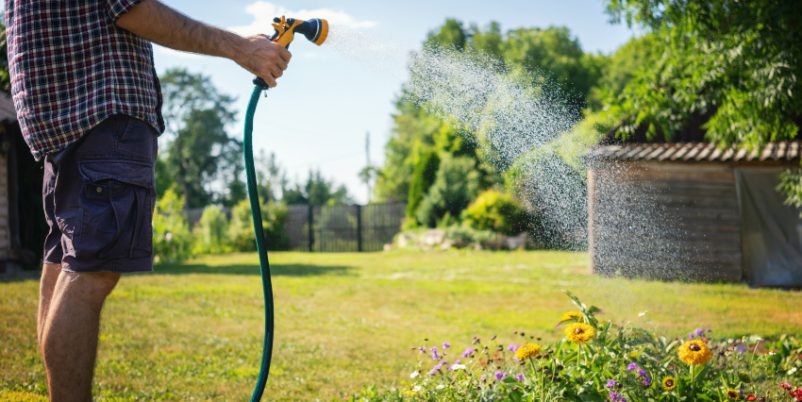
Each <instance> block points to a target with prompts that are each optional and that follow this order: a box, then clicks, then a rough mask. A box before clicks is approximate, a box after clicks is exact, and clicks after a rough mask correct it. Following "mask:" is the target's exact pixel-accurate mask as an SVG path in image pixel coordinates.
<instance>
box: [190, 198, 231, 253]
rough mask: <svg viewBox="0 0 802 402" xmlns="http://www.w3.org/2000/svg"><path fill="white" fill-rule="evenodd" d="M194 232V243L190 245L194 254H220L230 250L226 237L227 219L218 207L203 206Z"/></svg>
mask: <svg viewBox="0 0 802 402" xmlns="http://www.w3.org/2000/svg"><path fill="white" fill-rule="evenodd" d="M194 232H195V243H194V244H193V245H192V250H193V252H195V253H196V254H220V253H225V252H229V251H231V247H230V246H229V242H228V239H227V235H228V219H227V218H226V214H225V212H223V210H222V209H220V207H218V206H216V205H209V206H207V207H206V208H204V209H203V213H202V214H201V218H200V221H198V225H197V226H196V227H195V230H194Z"/></svg>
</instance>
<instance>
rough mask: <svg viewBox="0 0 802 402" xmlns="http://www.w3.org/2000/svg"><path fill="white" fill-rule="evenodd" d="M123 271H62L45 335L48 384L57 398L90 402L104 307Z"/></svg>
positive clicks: (63, 401) (60, 401) (57, 400)
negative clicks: (101, 312) (101, 315)
mask: <svg viewBox="0 0 802 402" xmlns="http://www.w3.org/2000/svg"><path fill="white" fill-rule="evenodd" d="M119 279H120V274H119V273H113V272H87V273H75V272H67V271H62V272H61V273H60V274H59V276H58V280H57V281H56V286H55V289H54V292H53V297H52V301H51V303H50V310H49V311H48V314H47V318H46V321H45V323H46V325H45V327H44V333H43V338H42V346H43V348H42V349H43V355H44V361H45V368H46V370H47V385H48V390H49V392H50V400H51V401H53V402H72V401H75V402H90V401H91V400H92V374H93V371H94V368H95V357H96V355H97V343H98V332H99V329H100V311H101V309H102V308H103V302H104V301H105V300H106V296H108V295H109V293H111V291H112V289H114V286H115V285H116V284H117V281H118V280H119Z"/></svg>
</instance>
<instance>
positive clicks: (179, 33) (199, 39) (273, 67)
mask: <svg viewBox="0 0 802 402" xmlns="http://www.w3.org/2000/svg"><path fill="white" fill-rule="evenodd" d="M116 24H117V26H118V27H120V28H122V29H125V30H127V31H129V32H131V33H134V34H136V35H138V36H141V37H143V38H145V39H147V40H150V41H152V42H155V43H158V44H160V45H162V46H166V47H169V48H171V49H175V50H183V51H185V52H192V53H200V54H205V55H209V56H219V57H226V58H228V59H231V60H234V61H235V62H236V63H237V64H239V65H240V66H242V67H243V68H245V69H246V70H248V71H250V72H251V73H253V74H254V75H256V76H257V77H259V78H261V79H263V80H264V81H265V82H266V83H267V85H268V86H270V87H275V86H276V79H277V78H278V77H281V75H282V74H283V72H284V70H285V69H286V68H287V63H289V61H290V57H291V55H290V52H289V51H287V49H285V48H283V47H282V46H281V45H277V44H275V43H273V42H271V41H270V39H268V38H266V37H264V36H251V37H247V38H243V37H242V36H239V35H237V34H235V33H233V32H228V31H225V30H222V29H219V28H215V27H213V26H210V25H207V24H204V23H202V22H198V21H195V20H193V19H191V18H189V17H187V16H185V15H183V14H181V13H179V12H177V11H175V10H173V9H172V8H170V7H167V6H165V5H164V4H161V3H160V2H159V1H158V0H143V1H142V2H141V3H139V4H137V5H136V6H134V7H133V8H131V9H130V10H129V11H128V12H127V13H125V14H123V15H122V16H120V18H118V19H117V21H116Z"/></svg>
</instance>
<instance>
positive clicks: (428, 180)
mask: <svg viewBox="0 0 802 402" xmlns="http://www.w3.org/2000/svg"><path fill="white" fill-rule="evenodd" d="M439 167H440V157H438V156H437V152H434V151H430V152H427V153H425V154H423V156H422V157H421V158H420V160H419V161H418V163H417V164H416V165H415V171H414V172H413V173H412V179H411V180H410V182H409V198H408V201H407V220H408V221H411V222H413V223H418V222H417V217H416V215H415V214H416V213H417V211H418V206H420V203H421V201H423V197H424V196H425V195H426V192H427V191H428V190H429V188H430V187H431V186H432V184H434V181H435V179H436V178H437V170H438V168H439Z"/></svg>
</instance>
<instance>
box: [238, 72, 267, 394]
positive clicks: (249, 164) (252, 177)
mask: <svg viewBox="0 0 802 402" xmlns="http://www.w3.org/2000/svg"><path fill="white" fill-rule="evenodd" d="M266 89H267V86H264V85H262V84H261V83H256V84H255V85H254V88H253V93H251V101H250V102H248V109H247V111H246V112H245V134H244V135H243V138H242V151H243V154H244V155H245V175H246V176H247V184H248V199H250V201H251V216H252V217H253V231H254V234H255V235H256V251H257V252H258V253H259V271H260V272H261V274H262V290H263V296H264V300H265V338H264V345H263V346H262V365H261V368H260V369H259V378H258V380H257V381H256V387H255V388H254V390H253V394H252V395H251V402H257V401H260V400H261V399H262V393H263V392H264V390H265V384H266V383H267V375H268V373H269V372H270V360H271V359H272V357H273V283H272V281H271V278H270V262H269V261H268V259H267V247H266V244H265V232H264V229H263V228H262V209H261V207H260V206H259V192H258V191H257V187H256V168H254V165H253V115H254V112H256V105H257V104H258V103H259V96H260V95H261V94H262V91H264V90H266Z"/></svg>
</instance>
